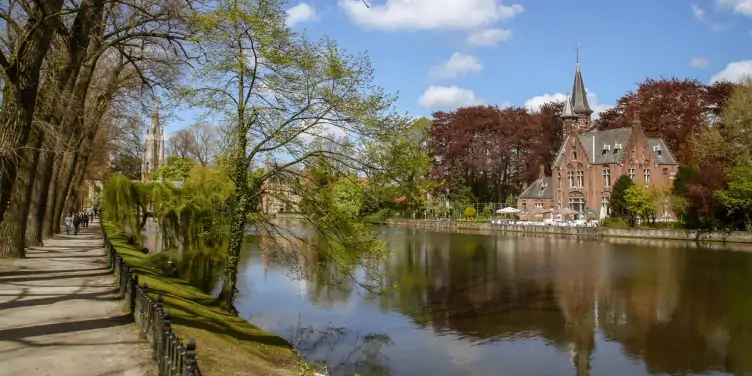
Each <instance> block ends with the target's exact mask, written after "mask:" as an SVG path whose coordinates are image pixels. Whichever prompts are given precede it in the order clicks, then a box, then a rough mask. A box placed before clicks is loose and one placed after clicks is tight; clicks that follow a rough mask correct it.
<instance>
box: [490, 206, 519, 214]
mask: <svg viewBox="0 0 752 376" xmlns="http://www.w3.org/2000/svg"><path fill="white" fill-rule="evenodd" d="M521 211H522V210H520V209H517V208H513V207H511V206H509V207H506V208H504V209H499V210H497V211H496V213H497V214H516V213H519V212H521Z"/></svg>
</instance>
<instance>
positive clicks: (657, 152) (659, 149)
mask: <svg viewBox="0 0 752 376" xmlns="http://www.w3.org/2000/svg"><path fill="white" fill-rule="evenodd" d="M653 151H654V152H655V153H656V154H658V156H659V157H660V156H661V154H662V150H661V147H660V146H658V145H656V146H653Z"/></svg>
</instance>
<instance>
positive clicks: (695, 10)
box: [690, 0, 729, 31]
mask: <svg viewBox="0 0 752 376" xmlns="http://www.w3.org/2000/svg"><path fill="white" fill-rule="evenodd" d="M719 1H725V0H719ZM690 8H691V9H692V16H693V17H694V18H695V19H696V20H698V21H700V22H702V23H704V24H706V25H708V27H709V28H710V29H711V30H713V31H724V30H727V29H728V28H729V25H724V24H722V23H718V22H714V21H712V20H710V19H708V13H707V12H706V11H705V10H704V9H702V8H700V7H699V6H697V5H694V4H693V5H691V6H690Z"/></svg>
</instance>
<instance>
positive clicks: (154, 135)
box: [141, 101, 165, 181]
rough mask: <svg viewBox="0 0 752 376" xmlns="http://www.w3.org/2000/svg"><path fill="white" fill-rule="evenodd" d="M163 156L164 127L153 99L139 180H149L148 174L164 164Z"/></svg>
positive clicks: (157, 106)
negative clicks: (152, 111) (152, 110)
mask: <svg viewBox="0 0 752 376" xmlns="http://www.w3.org/2000/svg"><path fill="white" fill-rule="evenodd" d="M164 158H165V152H164V129H163V128H162V125H161V124H160V123H159V104H158V103H157V102H156V101H155V102H154V114H152V118H151V125H150V126H149V128H148V129H147V130H146V147H145V149H144V157H143V160H142V162H141V181H147V180H149V175H151V173H152V172H154V170H156V169H157V168H159V166H162V165H163V164H164Z"/></svg>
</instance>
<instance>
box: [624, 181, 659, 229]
mask: <svg viewBox="0 0 752 376" xmlns="http://www.w3.org/2000/svg"><path fill="white" fill-rule="evenodd" d="M624 201H625V202H626V204H627V207H626V209H627V212H629V213H630V214H632V215H633V216H640V217H641V218H642V219H643V220H647V219H649V218H651V217H653V216H654V215H655V201H654V200H653V198H652V197H651V196H650V194H649V192H647V190H646V189H645V188H643V187H641V186H639V185H637V184H633V185H632V186H630V187H629V188H627V190H626V191H624Z"/></svg>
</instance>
